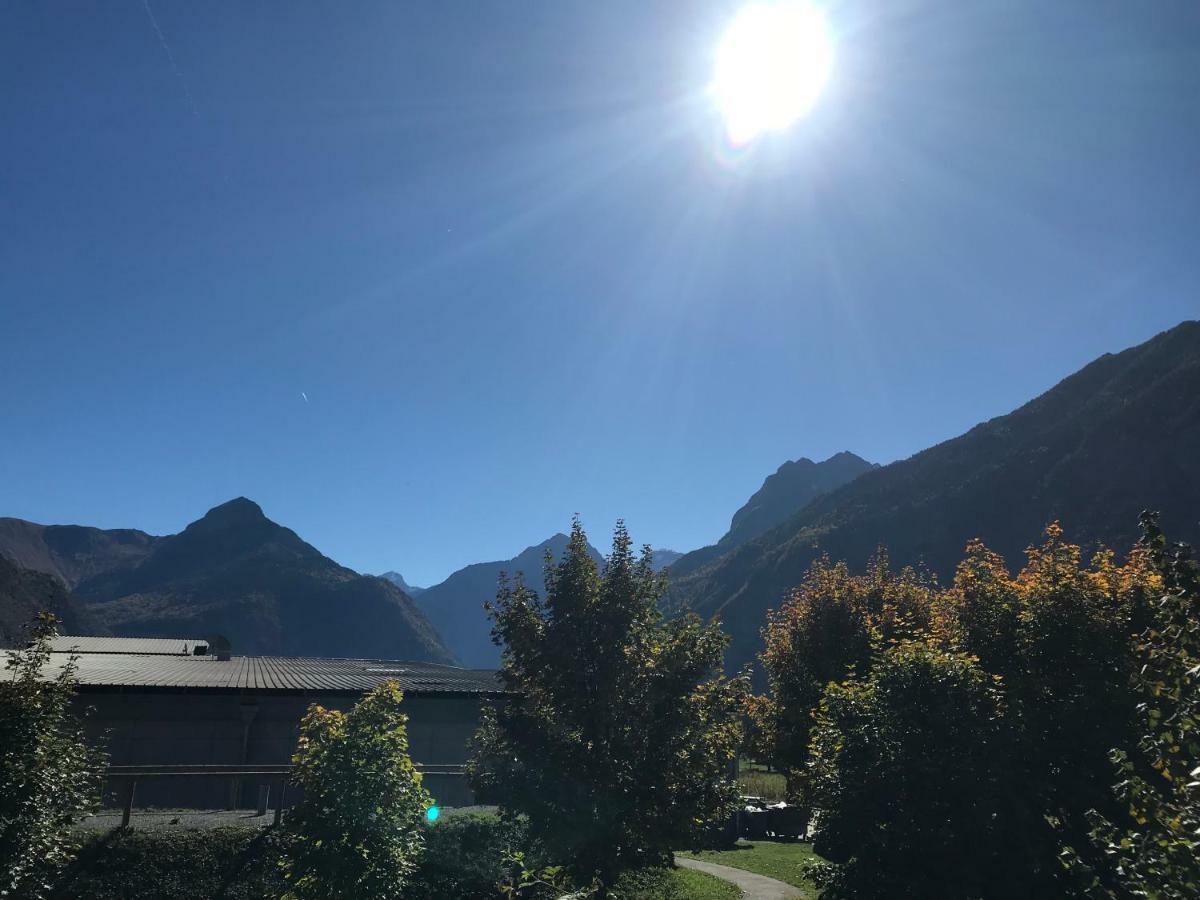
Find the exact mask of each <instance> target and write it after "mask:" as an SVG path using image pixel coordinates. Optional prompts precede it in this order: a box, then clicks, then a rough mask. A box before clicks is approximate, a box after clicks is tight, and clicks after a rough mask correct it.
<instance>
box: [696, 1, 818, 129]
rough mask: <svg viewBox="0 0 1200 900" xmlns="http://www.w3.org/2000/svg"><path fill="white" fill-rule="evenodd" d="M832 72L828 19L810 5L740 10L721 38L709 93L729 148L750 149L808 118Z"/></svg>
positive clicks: (770, 5)
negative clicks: (722, 120) (764, 137)
mask: <svg viewBox="0 0 1200 900" xmlns="http://www.w3.org/2000/svg"><path fill="white" fill-rule="evenodd" d="M832 67H833V45H832V43H831V41H830V38H829V30H828V28H827V26H826V24H825V16H824V15H823V14H822V13H821V11H820V10H819V9H818V8H817V7H815V6H813V5H812V4H811V3H807V2H803V0H794V2H780V3H755V4H753V5H751V6H747V7H745V8H744V9H742V10H741V12H739V13H738V14H737V16H736V18H734V20H733V22H732V23H731V24H730V26H729V29H728V30H727V31H726V32H725V35H724V36H723V37H722V38H721V43H720V45H719V46H718V48H717V59H716V69H715V71H714V73H713V80H712V85H711V86H710V88H709V90H710V91H711V93H712V96H713V99H714V100H715V102H716V104H717V107H718V109H720V111H721V114H722V115H723V116H724V117H725V131H726V134H727V136H728V138H729V140H730V142H731V143H734V144H738V145H742V144H748V143H750V142H751V141H753V140H754V139H755V138H757V137H758V136H759V135H761V134H762V133H763V132H766V131H779V130H781V129H783V128H786V127H787V126H789V125H791V124H792V123H793V122H795V121H796V120H797V119H799V118H801V117H802V116H804V115H806V114H807V113H808V112H809V110H811V109H812V107H813V105H814V104H815V103H816V102H817V98H818V97H819V96H820V94H821V90H822V88H824V87H825V83H826V81H828V80H829V72H830V70H831V69H832Z"/></svg>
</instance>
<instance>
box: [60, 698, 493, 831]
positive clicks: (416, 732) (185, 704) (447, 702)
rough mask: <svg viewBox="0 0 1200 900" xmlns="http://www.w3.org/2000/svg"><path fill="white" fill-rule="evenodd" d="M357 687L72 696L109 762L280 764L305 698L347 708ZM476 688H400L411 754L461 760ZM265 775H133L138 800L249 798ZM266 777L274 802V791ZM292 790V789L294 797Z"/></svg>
mask: <svg viewBox="0 0 1200 900" xmlns="http://www.w3.org/2000/svg"><path fill="white" fill-rule="evenodd" d="M358 698H359V695H358V694H339V695H328V694H325V695H320V696H317V695H289V694H281V693H270V692H265V691H263V692H254V691H247V692H241V693H204V692H199V691H169V690H160V691H152V692H151V691H140V692H139V691H117V690H114V691H98V690H89V691H87V692H86V693H84V694H83V695H82V696H81V697H80V698H79V699H80V700H81V702H82V704H83V705H85V706H87V707H90V708H91V710H92V712H91V714H90V715H89V716H88V718H87V729H88V732H89V735H90V736H91V738H92V739H93V740H94V741H97V742H100V743H102V744H103V745H104V746H105V747H106V749H107V750H108V752H109V754H110V756H111V758H110V760H109V761H110V763H111V764H112V765H182V764H194V765H214V764H240V763H251V764H252V763H271V764H284V763H288V762H290V761H291V756H292V753H293V752H294V751H295V749H296V739H297V737H298V735H299V724H300V719H301V717H302V716H303V715H304V713H305V711H306V710H307V709H308V706H309V704H310V703H313V702H318V703H320V704H321V705H323V706H325V707H328V708H331V709H341V710H347V709H349V708H350V707H351V706H353V705H354V703H355V702H356V701H357V700H358ZM480 703H481V701H480V698H479V697H477V696H440V697H439V696H436V695H426V696H411V695H410V696H406V697H405V699H404V710H405V712H406V713H407V714H408V717H409V722H408V736H409V744H410V752H411V754H412V758H413V761H414V762H416V763H422V764H426V765H462V764H464V763H466V761H467V756H468V752H469V751H468V746H467V745H468V741H469V740H470V738H471V736H472V735H473V734H474V732H475V729H476V728H477V727H478V724H479V712H480ZM271 780H272V779H258V778H254V777H246V778H242V779H238V781H239V782H241V783H240V785H236V784H234V783H233V781H234V780H233V779H231V778H229V777H217V776H205V777H195V776H180V777H155V778H143V779H141V780H139V782H138V786H137V797H136V805H137V806H138V807H139V808H143V807H153V806H157V807H183V808H206V809H221V808H225V807H228V806H237V807H240V808H249V807H253V806H254V805H255V802H256V800H257V796H258V785H259V784H260V783H263V784H265V783H267V782H268V781H271ZM425 785H426V788H427V789H428V790H429V791H430V793H432V794H433V796H434V798H435V800H437V801H438V803H439V804H441V805H443V806H465V805H469V804H470V803H471V795H470V791H469V790H468V788H467V786H466V780H465V779H464V778H462V777H461V776H455V775H430V776H428V777H427V779H426V782H425ZM122 787H123V786H122V785H118V784H110V785H107V786H106V796H105V805H108V806H116V805H119V802H120V800H119V797H120V792H121V790H122ZM278 789H279V788H278V784H277V783H276V784H275V786H274V787H273V794H272V804H273V803H274V801H275V796H274V791H277V790H278ZM292 799H294V798H292Z"/></svg>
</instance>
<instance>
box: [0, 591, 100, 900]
mask: <svg viewBox="0 0 1200 900" xmlns="http://www.w3.org/2000/svg"><path fill="white" fill-rule="evenodd" d="M57 626H58V620H57V619H56V618H55V617H54V616H52V615H50V614H48V613H42V614H40V615H39V616H38V617H37V620H36V623H35V625H34V629H33V640H32V641H31V642H30V645H29V647H27V648H25V649H23V650H19V651H17V652H15V653H12V654H11V655H8V665H7V668H8V670H9V672H10V673H11V677H5V678H0V748H2V752H0V896H3V897H11V896H17V897H28V898H37V897H43V896H45V895H46V892H47V890H48V889H49V886H50V884H51V883H52V882H53V881H54V878H55V877H56V875H57V873H58V872H59V871H60V870H61V869H62V868H63V866H65V865H66V864H67V862H68V861H69V860H70V858H71V848H70V843H71V842H70V841H69V839H68V835H69V833H70V828H71V826H72V824H73V823H74V822H75V821H76V820H77V819H78V818H79V817H80V816H81V815H83V814H84V813H85V812H86V811H87V810H88V809H89V808H90V807H92V806H93V805H95V803H96V801H97V800H98V798H99V787H100V778H101V773H102V771H103V769H104V764H105V756H104V754H103V753H101V752H100V751H98V750H95V749H93V748H91V747H90V746H89V745H88V744H87V742H86V740H85V739H84V735H83V726H82V723H81V722H80V721H79V720H78V719H77V718H76V717H75V716H74V715H73V714H72V712H71V708H70V707H71V699H72V697H74V695H75V658H74V657H70V658H69V659H68V661H67V663H66V665H65V666H63V667H62V669H61V670H59V671H58V672H57V673H56V674H55V676H54V677H53V678H50V679H49V680H45V679H44V677H43V676H44V675H46V674H47V670H48V668H49V667H50V666H51V665H52V664H51V662H50V640H51V638H53V637H54V635H55V634H56V633H57Z"/></svg>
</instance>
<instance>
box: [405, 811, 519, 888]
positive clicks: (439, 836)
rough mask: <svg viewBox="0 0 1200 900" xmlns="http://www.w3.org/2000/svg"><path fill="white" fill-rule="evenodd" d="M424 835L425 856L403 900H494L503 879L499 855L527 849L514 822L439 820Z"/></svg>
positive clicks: (467, 817) (475, 817) (478, 817)
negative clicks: (447, 899)
mask: <svg viewBox="0 0 1200 900" xmlns="http://www.w3.org/2000/svg"><path fill="white" fill-rule="evenodd" d="M424 835H425V852H424V854H423V855H422V857H421V862H420V863H419V864H418V866H417V868H416V870H415V871H414V872H413V874H412V877H411V879H410V882H409V885H408V887H407V888H405V892H404V896H405V898H406V900H446V898H448V897H454V898H457V900H494V898H495V897H496V885H497V884H498V883H499V882H500V881H501V880H503V878H504V877H505V875H506V874H507V868H506V866H505V864H504V854H505V852H506V851H514V850H518V849H520V848H522V847H525V846H526V845H527V843H528V838H527V836H526V832H525V827H524V825H523V824H522V823H521V822H519V821H518V820H515V819H511V818H508V819H501V818H500V817H499V816H495V815H485V814H478V813H472V814H463V815H456V816H449V817H447V818H444V819H442V820H441V821H440V822H438V823H436V824H434V825H430V826H428V827H426V829H425V832H424Z"/></svg>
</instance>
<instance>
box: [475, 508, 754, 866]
mask: <svg viewBox="0 0 1200 900" xmlns="http://www.w3.org/2000/svg"><path fill="white" fill-rule="evenodd" d="M551 563H552V561H551V560H549V559H548V560H547V569H546V579H545V583H546V594H545V598H544V599H542V598H539V596H538V595H537V594H536V593H535V592H533V591H531V590H529V589H528V588H526V587H525V585H524V584H523V583H522V581H521V580H520V579H519V578H518V579H517V580H516V581H515V582H510V581H508V580H507V579H504V580H502V581H501V585H500V588H499V591H498V593H497V596H496V601H495V603H494V604H489V611H490V613H491V615H492V617H493V619H494V621H495V628H494V630H493V637H494V640H495V641H496V642H497V644H498V645H499V646H500V647H502V648H503V657H502V668H501V675H502V678H503V680H504V683H505V685H506V686H507V687H508V689H509V690H511V691H512V695H511V697H510V698H509V699H508V700H507V702H505V703H504V704H503V705H501V706H500V707H499V708H498V709H496V710H495V711H492V712H486V713H485V717H484V722H483V724H482V727H481V729H480V731H479V733H478V735H477V736H476V754H475V757H474V759H473V761H472V764H471V777H472V781H473V784H474V786H475V788H476V790H477V791H478V792H479V795H480V796H481V797H483V798H487V799H489V800H491V801H493V802H498V803H499V804H501V806H503V807H504V808H506V809H507V810H510V811H514V812H519V813H524V814H525V815H526V816H527V817H528V820H529V827H530V833H531V835H532V837H533V838H534V839H535V840H537V841H538V842H539V843H540V844H541V845H542V846H543V847H544V848H545V849H546V851H547V852H548V853H549V855H550V857H551V859H552V860H554V861H557V862H562V863H564V864H569V865H570V866H571V868H572V869H573V871H574V873H575V874H576V876H578V877H579V878H580V880H581V881H582V882H584V883H586V882H587V881H589V880H591V879H592V878H593V877H598V878H599V880H600V881H601V882H602V883H603V884H604V885H609V886H611V885H612V884H613V883H614V882H615V880H616V878H617V877H618V876H619V874H620V873H621V872H622V871H623V870H625V869H629V868H636V867H641V866H644V865H666V864H669V862H670V859H671V856H670V854H671V850H672V848H674V847H678V846H680V845H681V844H683V843H686V842H688V841H690V840H692V839H694V838H696V837H697V836H698V835H699V834H700V833H701V832H702V831H703V830H704V829H705V828H706V827H707V826H708V825H709V824H710V823H713V822H715V821H718V820H720V819H721V818H723V817H725V816H727V815H728V814H729V813H730V812H731V811H732V809H733V807H734V805H735V803H736V785H735V784H734V782H733V780H732V779H731V778H730V777H729V770H730V764H731V763H732V761H733V759H734V757H735V755H736V752H737V749H738V747H739V744H740V741H741V723H740V704H741V698H742V695H743V694H744V680H742V679H727V678H724V677H722V676H720V674H719V672H720V669H721V662H722V656H723V653H724V648H725V644H726V638H725V636H724V635H722V634H721V632H720V630H719V629H718V627H717V626H716V625H715V624H710V625H704V624H701V622H700V621H699V619H697V618H696V617H694V616H686V617H682V618H678V619H674V620H671V621H664V620H663V619H662V616H661V613H660V612H659V608H658V601H659V598H660V597H661V596H662V594H663V591H664V589H665V579H664V578H663V577H661V576H659V575H656V574H655V573H654V571H653V570H652V568H651V564H650V563H651V557H650V550H649V548H646V549H645V550H644V551H643V554H642V556H641V558H640V559H635V557H634V554H633V553H632V551H631V541H630V538H629V534H628V532H627V531H626V530H625V527H624V525H623V524H621V523H618V525H617V528H616V532H615V534H614V537H613V546H612V553H611V555H610V556H609V557H608V560H607V562H606V564H605V566H604V570H603V573H602V574H601V573H600V572H598V571H597V567H596V565H595V563H594V562H593V561H592V559H591V558H590V556H589V555H588V544H587V536H586V535H585V534H584V532H583V528H582V527H581V525H580V524H579V522H578V520H576V521H575V522H574V524H573V525H572V528H571V538H570V542H569V544H568V546H567V550H566V553H565V555H564V557H563V559H562V561H561V562H560V563H559V564H558V565H552V564H551Z"/></svg>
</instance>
